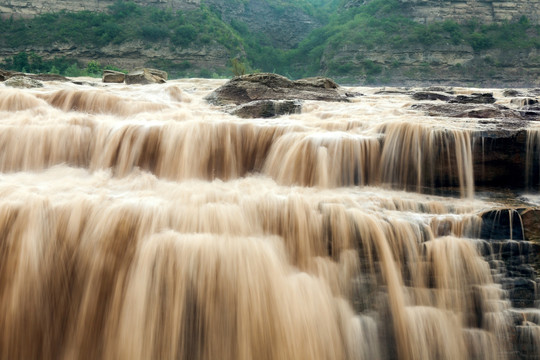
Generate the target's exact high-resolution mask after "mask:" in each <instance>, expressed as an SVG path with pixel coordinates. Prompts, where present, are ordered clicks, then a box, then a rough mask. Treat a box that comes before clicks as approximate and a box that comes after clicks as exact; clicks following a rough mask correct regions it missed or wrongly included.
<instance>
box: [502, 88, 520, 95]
mask: <svg viewBox="0 0 540 360" xmlns="http://www.w3.org/2000/svg"><path fill="white" fill-rule="evenodd" d="M503 96H504V97H516V96H523V93H522V92H520V91H518V90H515V89H506V90H504V91H503Z"/></svg>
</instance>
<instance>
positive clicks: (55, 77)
mask: <svg viewBox="0 0 540 360" xmlns="http://www.w3.org/2000/svg"><path fill="white" fill-rule="evenodd" d="M25 76H27V77H29V78H30V79H34V80H39V81H62V82H65V81H69V79H68V78H67V77H65V76H62V75H58V74H26V75H25Z"/></svg>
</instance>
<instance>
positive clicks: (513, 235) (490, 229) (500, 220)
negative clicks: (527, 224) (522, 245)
mask: <svg viewBox="0 0 540 360" xmlns="http://www.w3.org/2000/svg"><path fill="white" fill-rule="evenodd" d="M480 216H481V218H482V229H481V233H480V238H482V239H486V240H504V239H520V240H521V239H524V235H523V231H522V228H521V226H520V224H521V218H520V214H519V212H518V211H517V210H514V209H502V210H489V211H486V212H484V213H482V214H480Z"/></svg>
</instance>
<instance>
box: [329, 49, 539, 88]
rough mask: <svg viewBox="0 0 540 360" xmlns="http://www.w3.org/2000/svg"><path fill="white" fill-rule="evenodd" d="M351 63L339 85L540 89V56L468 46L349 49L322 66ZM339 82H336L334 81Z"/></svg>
mask: <svg viewBox="0 0 540 360" xmlns="http://www.w3.org/2000/svg"><path fill="white" fill-rule="evenodd" d="M332 62H333V63H334V64H335V63H338V64H349V66H351V65H352V70H351V71H350V72H349V73H348V74H347V75H345V76H344V77H343V79H341V81H342V82H350V83H367V84H389V85H390V84H393V85H408V86H415V85H420V84H425V83H427V82H429V83H434V84H436V83H439V84H448V85H467V86H481V87H489V86H499V87H538V86H540V51H539V49H529V50H521V51H514V52H512V53H509V52H508V51H504V50H501V49H490V50H484V51H474V50H473V48H472V47H471V46H468V45H452V44H450V43H439V44H434V45H431V46H428V47H405V48H401V49H397V48H392V47H390V46H385V45H380V46H378V47H375V48H372V49H367V48H365V47H360V46H356V47H355V46H351V45H348V46H347V47H344V48H342V49H339V50H338V51H333V52H332V54H326V55H325V56H323V60H322V63H321V67H322V68H323V69H326V68H327V67H328V65H329V64H330V63H332ZM338 79H339V77H338Z"/></svg>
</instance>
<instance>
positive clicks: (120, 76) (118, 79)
mask: <svg viewBox="0 0 540 360" xmlns="http://www.w3.org/2000/svg"><path fill="white" fill-rule="evenodd" d="M125 78H126V74H124V73H123V72H120V71H114V70H104V71H103V77H102V81H103V82H104V83H116V84H121V83H123V82H124V80H125Z"/></svg>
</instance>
